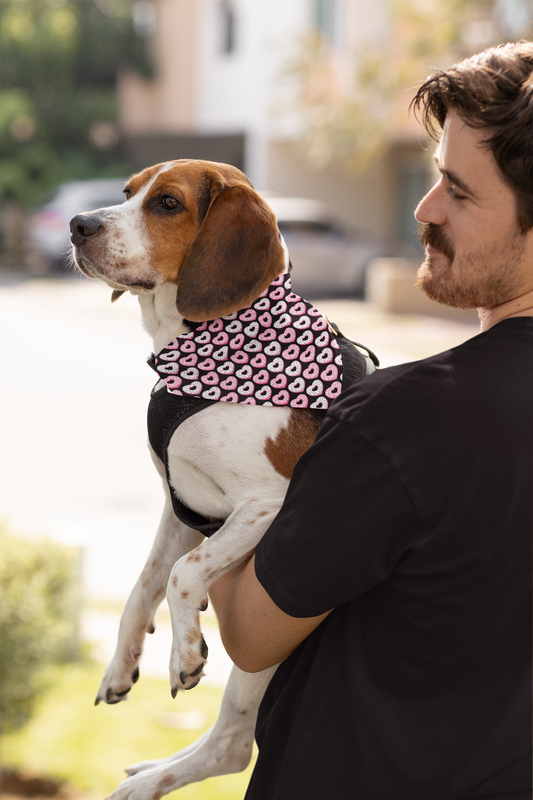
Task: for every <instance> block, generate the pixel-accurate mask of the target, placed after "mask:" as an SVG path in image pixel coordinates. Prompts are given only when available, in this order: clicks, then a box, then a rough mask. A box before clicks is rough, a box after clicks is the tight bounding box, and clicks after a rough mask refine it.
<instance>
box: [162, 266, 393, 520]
mask: <svg viewBox="0 0 533 800" xmlns="http://www.w3.org/2000/svg"><path fill="white" fill-rule="evenodd" d="M188 325H189V327H190V328H191V330H190V332H189V333H187V334H183V335H181V336H179V337H177V339H175V340H173V341H172V342H171V343H170V344H169V345H167V347H165V348H163V350H161V352H160V353H159V354H158V355H157V356H153V355H152V356H151V358H150V359H149V360H148V363H149V365H150V366H151V367H152V368H153V369H154V370H155V371H156V372H157V373H158V375H159V377H160V378H163V379H164V381H165V385H164V386H162V387H160V388H156V387H157V385H158V384H156V387H154V389H153V390H152V393H151V396H150V403H149V406H148V438H149V441H150V444H151V446H152V448H153V450H154V452H155V453H156V454H157V455H158V456H159V458H161V460H162V461H163V463H164V465H165V472H166V477H167V483H168V485H169V490H170V496H171V499H172V505H173V509H174V513H175V514H176V516H177V517H178V518H179V519H180V520H181V521H182V522H184V523H185V524H186V525H188V526H189V527H191V528H194V529H195V530H198V531H200V532H201V533H202V534H203V535H204V536H211V535H212V534H213V533H215V531H217V530H218V529H219V528H220V527H221V526H222V525H223V524H224V523H223V521H216V522H211V521H209V520H208V519H206V518H205V517H203V516H202V515H200V514H198V513H197V512H195V511H193V510H192V509H190V508H188V507H187V506H185V505H184V503H183V502H182V501H181V500H180V499H179V497H177V495H176V493H175V491H174V490H173V487H172V486H171V484H170V473H169V468H168V445H169V443H170V440H171V438H172V436H173V434H174V433H175V431H176V429H177V428H178V427H179V425H181V424H182V423H183V422H185V420H186V419H188V418H189V417H190V416H192V415H193V414H196V413H197V412H198V411H201V410H202V409H204V408H207V407H208V406H210V405H212V404H213V403H215V402H233V403H241V404H246V405H250V404H251V405H268V406H273V407H275V406H289V407H292V408H309V409H310V410H313V412H314V413H315V414H317V415H318V416H320V417H324V416H325V414H326V412H327V409H328V407H329V406H330V405H331V403H332V402H333V401H334V400H335V398H336V397H338V396H339V395H340V393H341V391H342V390H343V389H345V388H346V387H347V386H349V385H350V384H351V383H353V381H354V380H358V379H359V378H362V377H363V376H364V375H365V374H369V373H370V372H373V371H374V369H375V367H376V366H378V364H379V362H378V360H377V358H376V357H375V356H374V354H373V353H371V352H370V351H368V350H367V348H363V349H365V350H367V352H368V356H364V355H363V354H362V353H360V352H359V350H358V349H357V348H356V346H355V343H352V342H351V341H349V340H348V339H346V338H345V337H344V336H343V335H342V334H341V333H340V331H339V330H338V328H337V327H336V326H333V325H331V324H330V323H329V322H328V321H327V320H326V319H325V317H323V316H322V315H321V314H320V312H319V311H318V310H317V309H315V308H314V307H313V306H312V305H311V304H310V303H308V302H307V301H305V300H302V298H300V297H299V296H298V295H295V294H294V293H293V292H292V291H291V285H290V277H289V275H288V274H284V275H280V276H279V277H278V278H276V280H275V281H274V282H273V283H272V284H271V285H270V286H269V287H268V289H267V290H266V291H265V292H263V294H262V295H261V296H260V297H259V298H258V299H257V300H256V301H254V302H253V303H252V304H251V305H250V306H248V307H246V308H244V309H241V310H240V311H237V312H235V313H233V314H231V315H228V316H227V317H223V318H221V319H219V320H211V321H207V322H203V323H188ZM360 346H361V345H358V347H360ZM158 383H159V382H158Z"/></svg>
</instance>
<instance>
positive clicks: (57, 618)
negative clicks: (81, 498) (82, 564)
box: [0, 526, 79, 732]
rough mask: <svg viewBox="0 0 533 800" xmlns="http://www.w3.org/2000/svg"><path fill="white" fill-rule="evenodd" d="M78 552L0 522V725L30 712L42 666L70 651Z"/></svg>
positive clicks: (13, 724)
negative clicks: (26, 535) (24, 534)
mask: <svg viewBox="0 0 533 800" xmlns="http://www.w3.org/2000/svg"><path fill="white" fill-rule="evenodd" d="M78 562H79V557H78V551H76V550H75V549H73V548H70V547H66V546H65V545H62V544H59V543H57V542H52V541H50V540H48V539H38V540H30V539H25V538H22V537H19V536H15V535H14V534H12V533H10V532H8V531H7V530H6V528H5V526H0V726H1V728H2V732H7V731H9V730H13V729H15V728H17V727H20V726H21V725H23V724H24V722H26V720H27V719H28V718H29V717H30V716H31V713H32V711H33V708H34V704H35V701H36V699H37V697H38V696H39V694H40V693H41V692H42V691H43V689H44V688H45V680H44V672H43V671H44V668H45V667H47V666H48V665H50V664H52V663H58V662H61V661H65V660H67V659H69V658H72V656H73V655H75V650H76V643H77V634H78V622H79V620H78V617H79V601H78V597H79V595H78V583H79V582H78V580H77V573H78V569H79V567H78Z"/></svg>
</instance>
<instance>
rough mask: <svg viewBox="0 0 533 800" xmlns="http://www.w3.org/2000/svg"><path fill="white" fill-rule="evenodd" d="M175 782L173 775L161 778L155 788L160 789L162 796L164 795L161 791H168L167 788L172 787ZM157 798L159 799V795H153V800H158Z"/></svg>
mask: <svg viewBox="0 0 533 800" xmlns="http://www.w3.org/2000/svg"><path fill="white" fill-rule="evenodd" d="M175 780H176V778H175V776H174V775H166V776H165V777H164V778H161V780H160V781H159V783H158V784H157V788H158V789H161V790H162V794H164V792H163V789H168V787H169V786H172V784H173V783H174V781H175ZM159 797H161V795H160V794H154V800H158V798H159Z"/></svg>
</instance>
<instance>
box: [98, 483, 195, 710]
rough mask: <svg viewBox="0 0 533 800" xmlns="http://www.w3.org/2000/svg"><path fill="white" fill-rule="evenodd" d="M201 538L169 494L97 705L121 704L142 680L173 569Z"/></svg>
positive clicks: (129, 604) (122, 621)
mask: <svg viewBox="0 0 533 800" xmlns="http://www.w3.org/2000/svg"><path fill="white" fill-rule="evenodd" d="M202 539H203V536H202V535H201V534H200V533H198V532H197V531H193V530H191V528H188V527H187V526H186V525H184V524H183V523H182V522H180V521H179V520H178V519H177V518H176V516H175V515H174V512H173V510H172V504H171V502H170V499H169V497H168V493H167V494H166V500H165V508H164V510H163V515H162V518H161V522H160V524H159V528H158V531H157V535H156V538H155V541H154V544H153V547H152V550H151V551H150V555H149V556H148V560H147V562H146V564H145V566H144V569H143V571H142V572H141V575H140V576H139V578H138V580H137V582H136V584H135V586H134V588H133V591H132V593H131V595H130V597H129V599H128V601H127V603H126V606H125V608H124V611H123V613H122V618H121V620H120V627H119V633H118V642H117V648H116V651H115V655H114V656H113V660H112V661H111V663H110V664H109V666H108V668H107V669H106V671H105V674H104V677H103V680H102V683H101V686H100V688H99V690H98V694H97V696H96V704H97V705H98V703H99V702H100V701H101V700H102V701H104V702H106V703H118V702H120V701H121V700H125V699H126V698H127V695H128V692H129V690H130V689H131V687H132V685H133V684H134V683H135V682H136V681H137V679H138V677H139V661H140V658H141V654H142V651H143V645H144V638H145V635H146V634H147V633H153V632H154V630H155V628H154V616H155V612H156V611H157V608H158V606H159V604H160V603H161V601H162V600H163V598H164V596H165V589H166V586H167V582H168V577H169V575H170V571H171V569H172V566H173V565H174V563H175V562H176V561H177V560H178V559H179V558H181V556H183V555H184V553H187V552H188V551H189V550H191V549H193V548H194V547H196V546H197V545H198V544H199V542H200V541H201V540H202Z"/></svg>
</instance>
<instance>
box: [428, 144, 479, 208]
mask: <svg viewBox="0 0 533 800" xmlns="http://www.w3.org/2000/svg"><path fill="white" fill-rule="evenodd" d="M435 163H436V165H437V169H438V171H439V172H440V174H441V175H443V176H444V177H445V178H446V180H447V181H449V182H450V183H453V185H454V186H458V187H459V189H461V191H462V192H464V193H465V194H468V195H470V197H474V198H475V197H477V195H476V193H475V192H473V191H472V189H471V188H470V187H469V186H468V185H467V184H466V183H465V182H464V181H463V180H462V179H461V178H460V177H459V176H458V175H456V174H455V172H452V170H449V169H443V168H442V167H441V165H440V163H439V157H438V156H437V155H436V156H435Z"/></svg>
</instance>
